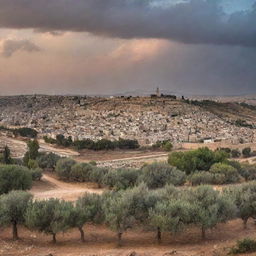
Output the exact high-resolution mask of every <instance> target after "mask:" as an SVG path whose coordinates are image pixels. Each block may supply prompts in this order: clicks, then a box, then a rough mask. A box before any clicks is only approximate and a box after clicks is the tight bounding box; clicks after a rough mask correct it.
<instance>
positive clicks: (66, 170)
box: [56, 158, 76, 180]
mask: <svg viewBox="0 0 256 256" xmlns="http://www.w3.org/2000/svg"><path fill="white" fill-rule="evenodd" d="M75 164H76V162H75V161H74V160H73V159H70V158H62V159H60V160H59V161H58V162H57V164H56V173H57V175H58V176H59V178H60V179H65V180H68V179H69V178H70V173H71V168H72V166H73V165H75Z"/></svg>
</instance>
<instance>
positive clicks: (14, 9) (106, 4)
mask: <svg viewBox="0 0 256 256" xmlns="http://www.w3.org/2000/svg"><path fill="white" fill-rule="evenodd" d="M152 2H153V0H0V27H2V28H16V29H19V28H33V29H36V30H53V31H86V32H91V33H94V34H98V35H104V36H110V37H121V38H165V39H172V40H176V41H180V42H184V43H193V44H199V43H203V44H227V45H241V46H249V47H256V26H255V22H256V4H254V6H253V7H252V9H251V10H250V11H247V12H245V11H244V12H236V13H233V14H231V15H227V14H225V13H224V11H223V9H222V7H221V5H220V0H190V1H187V2H182V3H176V4H173V5H170V6H169V7H165V8H163V7H161V6H158V7H157V6H154V7H153V6H152Z"/></svg>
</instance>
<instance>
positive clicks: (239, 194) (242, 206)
mask: <svg viewBox="0 0 256 256" xmlns="http://www.w3.org/2000/svg"><path fill="white" fill-rule="evenodd" d="M224 193H225V194H226V195H227V197H229V198H232V199H233V201H234V203H235V205H236V207H237V210H238V212H237V216H238V217H239V218H241V219H242V220H243V224H244V228H247V222H248V220H249V219H250V218H255V217H256V204H255V201H256V183H255V182H252V183H248V184H244V185H240V186H238V187H237V186H236V187H230V188H228V189H226V190H225V191H224Z"/></svg>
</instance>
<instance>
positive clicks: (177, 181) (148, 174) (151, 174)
mask: <svg viewBox="0 0 256 256" xmlns="http://www.w3.org/2000/svg"><path fill="white" fill-rule="evenodd" d="M139 180H140V181H143V182H144V183H145V184H146V185H147V186H148V187H149V188H151V189H156V188H161V187H164V186H165V185H166V184H173V185H176V186H178V185H183V184H184V183H185V181H186V175H185V173H184V172H182V171H180V170H178V169H177V168H176V167H172V166H170V165H168V164H165V163H153V164H150V165H146V166H144V167H143V168H142V175H141V176H140V178H139Z"/></svg>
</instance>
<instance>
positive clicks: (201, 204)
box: [188, 186, 236, 239]
mask: <svg viewBox="0 0 256 256" xmlns="http://www.w3.org/2000/svg"><path fill="white" fill-rule="evenodd" d="M188 195H189V197H190V198H189V201H190V202H192V203H193V208H194V209H193V218H194V219H193V220H192V222H193V223H194V224H196V225H199V226H200V227H201V231H202V239H205V238H206V231H207V229H209V228H213V227H215V226H216V225H217V224H218V223H224V222H226V221H228V220H230V219H232V218H233V217H235V213H236V207H235V205H234V203H233V201H232V200H231V199H229V198H228V197H225V196H222V195H221V194H220V193H219V192H218V191H215V190H214V189H213V188H212V187H209V186H200V187H198V188H197V189H195V190H194V191H193V190H191V191H189V193H188Z"/></svg>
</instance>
